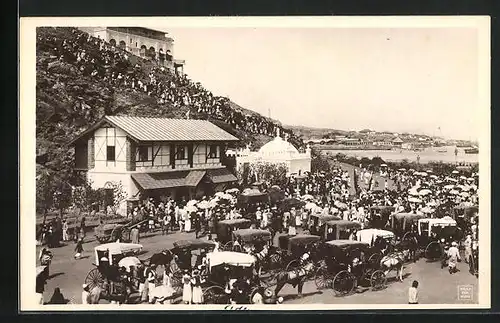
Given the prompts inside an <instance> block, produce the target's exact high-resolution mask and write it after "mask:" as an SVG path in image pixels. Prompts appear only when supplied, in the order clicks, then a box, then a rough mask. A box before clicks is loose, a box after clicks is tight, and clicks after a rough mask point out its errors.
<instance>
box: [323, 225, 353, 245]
mask: <svg viewBox="0 0 500 323" xmlns="http://www.w3.org/2000/svg"><path fill="white" fill-rule="evenodd" d="M359 229H361V224H360V223H358V222H354V221H347V220H330V221H327V222H326V223H325V226H324V230H323V232H322V237H323V239H324V241H330V240H340V239H344V240H345V239H348V238H349V235H350V234H351V232H352V231H353V230H359Z"/></svg>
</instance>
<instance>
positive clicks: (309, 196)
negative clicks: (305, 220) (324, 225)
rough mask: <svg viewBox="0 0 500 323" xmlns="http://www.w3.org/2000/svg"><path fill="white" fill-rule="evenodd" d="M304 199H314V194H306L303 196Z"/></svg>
mask: <svg viewBox="0 0 500 323" xmlns="http://www.w3.org/2000/svg"><path fill="white" fill-rule="evenodd" d="M302 199H303V200H305V201H307V200H314V196H312V195H311V194H306V195H304V196H302Z"/></svg>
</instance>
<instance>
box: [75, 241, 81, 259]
mask: <svg viewBox="0 0 500 323" xmlns="http://www.w3.org/2000/svg"><path fill="white" fill-rule="evenodd" d="M75 251H76V254H75V259H77V260H78V259H80V258H81V257H82V252H83V239H82V238H80V239H78V242H77V243H76V247H75Z"/></svg>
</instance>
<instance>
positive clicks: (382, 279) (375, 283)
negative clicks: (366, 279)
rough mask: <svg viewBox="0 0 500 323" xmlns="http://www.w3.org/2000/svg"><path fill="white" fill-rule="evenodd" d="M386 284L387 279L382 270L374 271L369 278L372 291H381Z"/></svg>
mask: <svg viewBox="0 0 500 323" xmlns="http://www.w3.org/2000/svg"><path fill="white" fill-rule="evenodd" d="M386 283H387V277H386V276H385V273H384V272H383V271H382V270H375V271H374V272H373V274H372V275H371V277H370V285H371V287H372V290H381V289H383V288H384V287H385V284H386Z"/></svg>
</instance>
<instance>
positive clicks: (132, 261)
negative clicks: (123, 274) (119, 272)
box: [118, 257, 141, 272]
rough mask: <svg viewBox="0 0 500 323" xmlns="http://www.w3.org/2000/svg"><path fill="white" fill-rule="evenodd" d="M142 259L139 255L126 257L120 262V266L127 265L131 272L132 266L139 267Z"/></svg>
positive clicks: (128, 270)
mask: <svg viewBox="0 0 500 323" xmlns="http://www.w3.org/2000/svg"><path fill="white" fill-rule="evenodd" d="M140 264H141V261H140V260H139V259H138V258H137V257H125V258H123V259H121V260H120V261H119V262H118V267H125V268H126V269H127V272H130V267H132V266H135V267H138V266H139V265H140Z"/></svg>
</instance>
